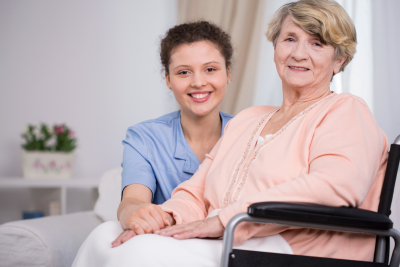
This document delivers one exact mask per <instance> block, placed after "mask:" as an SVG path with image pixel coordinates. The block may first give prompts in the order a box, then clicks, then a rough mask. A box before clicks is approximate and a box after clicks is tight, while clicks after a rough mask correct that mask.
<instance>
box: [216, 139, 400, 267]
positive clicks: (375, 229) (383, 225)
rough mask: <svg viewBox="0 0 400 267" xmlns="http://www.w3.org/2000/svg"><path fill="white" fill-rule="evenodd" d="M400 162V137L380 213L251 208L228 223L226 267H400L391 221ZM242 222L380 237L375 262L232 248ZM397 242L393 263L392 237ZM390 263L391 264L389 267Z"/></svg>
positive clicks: (272, 205) (279, 205)
mask: <svg viewBox="0 0 400 267" xmlns="http://www.w3.org/2000/svg"><path fill="white" fill-rule="evenodd" d="M399 161H400V135H399V136H398V137H397V138H396V140H395V141H394V143H393V144H392V145H391V146H390V152H389V158H388V163H387V167H386V173H385V178H384V182H383V186H382V191H381V196H380V201H379V207H378V212H372V211H369V210H362V209H357V208H349V207H329V206H322V205H310V204H297V203H296V204H295V203H283V202H261V203H254V204H252V205H250V206H249V208H248V212H247V213H240V214H238V215H236V216H235V217H233V218H232V219H231V220H230V221H229V223H228V224H227V226H226V228H225V232H224V240H223V252H222V261H221V266H222V267H239V266H241V267H244V266H251V267H258V266H260V267H261V266H264V267H273V266H274V267H276V266H285V267H287V266H296V267H297V266H299V267H303V266H304V267H305V266H307V267H317V266H318V267H320V266H335V267H336V266H341V267H367V266H368V267H369V266H371V267H377V266H391V267H398V266H399V263H400V233H399V232H398V231H397V230H395V229H393V222H392V221H391V220H390V219H389V215H390V213H391V210H390V207H391V205H392V198H393V192H394V186H395V183H396V176H397V171H398V168H399ZM241 222H254V223H264V224H265V223H270V224H278V225H286V226H297V227H303V228H313V229H324V230H332V231H344V232H355V233H366V234H373V235H376V236H377V237H376V245H375V255H374V261H373V262H365V261H353V260H341V259H331V258H322V257H309V256H300V255H286V254H278V253H268V252H256V251H246V250H239V249H232V247H233V233H234V230H235V228H236V226H237V225H238V224H239V223H241ZM390 237H392V238H393V239H394V241H395V247H394V249H393V253H392V257H391V259H390V264H389V252H390V246H389V245H390V243H389V241H390V240H389V238H390ZM388 264H389V265H388Z"/></svg>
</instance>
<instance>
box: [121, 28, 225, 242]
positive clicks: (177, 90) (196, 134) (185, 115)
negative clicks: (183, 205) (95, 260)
mask: <svg viewBox="0 0 400 267" xmlns="http://www.w3.org/2000/svg"><path fill="white" fill-rule="evenodd" d="M232 54H233V49H232V45H231V42H230V36H229V35H228V34H226V33H225V32H223V31H222V30H221V29H220V28H218V27H217V26H215V25H213V24H211V23H209V22H205V21H199V22H194V23H187V24H181V25H178V26H175V27H173V28H171V29H170V30H169V31H168V32H167V33H166V35H165V37H164V38H163V39H162V41H161V51H160V57H161V62H162V65H163V68H164V70H165V79H166V83H167V86H168V87H169V89H170V90H171V91H172V92H173V93H174V96H175V99H176V100H177V102H178V103H179V106H180V110H179V111H176V112H173V113H170V114H167V115H164V116H162V117H160V118H158V119H155V120H149V121H145V122H141V123H139V124H137V125H134V126H132V127H130V128H129V129H128V131H127V134H126V139H125V140H124V141H123V144H124V155H123V163H122V165H123V172H122V201H121V204H120V206H119V208H118V219H119V221H120V222H121V225H122V227H123V229H124V230H125V231H124V232H123V233H122V234H121V235H120V236H119V237H118V238H117V239H116V241H115V242H114V243H113V246H114V247H115V246H119V245H121V244H122V243H123V242H125V241H127V240H129V239H130V238H131V237H132V236H134V235H136V234H143V233H150V232H154V231H157V230H160V229H161V228H163V227H164V225H169V224H170V222H168V221H167V220H166V218H165V217H162V216H161V215H162V214H164V213H163V212H162V211H161V210H160V209H155V210H154V211H152V212H153V213H155V216H150V214H149V218H150V217H151V218H153V217H155V218H156V219H155V220H150V223H148V222H146V221H144V220H142V219H139V218H136V217H135V216H132V214H133V213H135V212H137V211H139V212H140V210H141V208H144V207H146V206H148V205H149V204H150V203H153V204H162V203H163V202H165V201H166V200H168V199H169V198H170V197H171V193H172V191H173V190H174V189H175V187H176V186H178V185H179V184H180V183H182V182H184V181H186V180H188V179H189V178H190V177H192V175H193V174H194V173H195V172H196V170H197V169H198V167H199V165H200V163H201V162H202V161H203V160H204V158H205V154H207V153H209V152H210V151H211V149H212V148H213V147H214V145H215V144H216V143H217V141H218V139H219V138H220V137H221V135H222V134H223V131H224V128H225V125H226V123H227V122H228V121H229V120H230V119H231V118H232V117H233V116H231V115H228V114H225V113H223V112H220V111H219V104H220V103H221V101H222V99H223V98H224V95H225V92H226V86H227V84H228V83H229V81H230V78H231V77H230V68H231V61H232ZM153 215H154V214H153ZM144 216H146V214H145V215H144Z"/></svg>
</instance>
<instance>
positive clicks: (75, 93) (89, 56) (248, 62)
mask: <svg viewBox="0 0 400 267" xmlns="http://www.w3.org/2000/svg"><path fill="white" fill-rule="evenodd" d="M286 2H290V1H284V0H246V1H243V0H149V1H128V0H117V1H107V0H96V1H95V0H87V1H77V0H71V1H49V0H36V1H26V0H3V1H1V2H0V125H1V126H0V129H1V130H0V179H6V178H13V179H14V178H15V179H18V178H19V177H22V170H21V159H20V156H21V152H22V149H21V144H22V138H21V132H22V129H23V127H24V126H25V125H26V124H28V123H33V124H38V123H41V122H44V123H47V124H54V123H66V124H68V126H69V127H70V128H72V129H73V130H74V132H75V134H76V137H77V140H78V143H77V149H76V150H75V155H76V163H75V166H74V170H73V179H100V177H101V175H102V174H103V173H104V172H105V171H107V170H109V169H112V168H115V167H118V166H120V164H121V160H122V149H123V147H122V144H121V141H122V140H123V139H124V137H125V131H126V129H127V128H128V127H129V126H132V125H134V124H136V123H138V122H141V121H143V120H147V119H151V118H156V117H159V116H161V115H163V114H166V113H169V112H172V111H174V110H177V109H178V106H177V103H176V102H175V100H174V97H173V94H172V93H171V92H170V91H169V90H168V88H167V87H166V85H165V80H164V78H163V76H164V74H163V73H162V68H161V63H160V60H159V56H158V53H159V41H160V38H161V37H162V36H163V35H164V33H165V31H166V30H167V29H169V28H170V27H172V26H173V25H175V24H177V23H180V22H184V21H190V20H197V19H206V20H211V21H213V22H214V23H216V24H217V25H219V26H221V27H222V28H223V29H224V30H226V31H227V32H229V33H230V34H231V35H232V40H233V43H234V46H235V60H234V67H233V74H232V83H231V84H230V85H229V88H228V92H227V96H226V99H224V102H223V104H222V107H221V109H222V110H223V111H225V112H228V113H231V114H237V113H238V112H239V111H240V110H243V109H244V108H247V107H249V106H252V105H276V106H279V105H280V104H281V100H282V95H281V84H280V79H279V77H278V75H277V73H276V70H275V65H274V63H273V46H272V44H271V43H269V42H267V40H266V38H265V36H264V32H265V30H266V28H267V24H268V22H269V20H270V19H271V17H272V14H273V13H274V12H275V11H276V10H277V9H278V8H279V7H280V6H281V5H282V4H284V3H286ZM338 2H339V3H340V4H342V6H344V7H345V9H346V10H347V12H348V13H349V15H350V16H351V17H352V19H353V20H354V22H355V25H356V29H357V34H358V46H357V51H358V52H357V53H356V55H355V57H354V59H353V61H352V62H351V63H350V65H349V66H348V67H347V69H346V70H345V72H344V73H342V74H340V75H337V76H335V78H334V81H333V82H332V86H331V87H332V90H334V91H336V92H338V93H341V92H350V93H353V94H355V95H358V96H360V97H362V98H363V99H364V100H365V101H366V102H367V104H368V105H369V107H370V108H371V110H372V111H373V113H374V116H375V118H376V120H377V123H378V124H379V125H380V127H381V128H382V129H383V130H384V131H385V133H386V134H387V136H388V139H389V142H393V140H394V139H395V137H396V136H397V135H398V134H400V105H399V101H400V85H399V82H398V80H399V77H398V76H399V73H400V65H399V64H398V62H399V61H400V51H399V49H398V44H399V43H400V35H399V34H398V29H397V28H398V25H400V17H399V16H397V11H398V10H400V1H398V0H386V1H380V0H341V1H338ZM85 190H86V189H79V190H76V191H77V192H71V194H72V195H73V194H76V197H69V200H68V201H69V203H68V210H67V212H69V213H70V212H74V211H78V210H89V209H92V208H93V201H92V199H91V196H90V194H85V192H86V191H85ZM398 191H399V190H398V189H397V190H396V195H395V199H396V198H398V195H399V194H398ZM82 193H83V194H82ZM27 202H28V204H27ZM394 202H395V201H394ZM24 209H25V210H26V209H29V189H21V188H20V189H4V188H3V189H2V188H1V187H0V223H3V222H6V221H11V220H18V219H21V210H24ZM397 210H398V207H397ZM393 213H394V216H398V215H396V214H397V213H396V209H394V212H393Z"/></svg>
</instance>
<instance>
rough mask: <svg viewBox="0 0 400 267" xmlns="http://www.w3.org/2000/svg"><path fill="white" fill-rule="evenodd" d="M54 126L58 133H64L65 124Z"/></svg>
mask: <svg viewBox="0 0 400 267" xmlns="http://www.w3.org/2000/svg"><path fill="white" fill-rule="evenodd" d="M54 128H55V129H54V131H55V132H56V134H62V133H63V132H64V127H63V126H55V127H54Z"/></svg>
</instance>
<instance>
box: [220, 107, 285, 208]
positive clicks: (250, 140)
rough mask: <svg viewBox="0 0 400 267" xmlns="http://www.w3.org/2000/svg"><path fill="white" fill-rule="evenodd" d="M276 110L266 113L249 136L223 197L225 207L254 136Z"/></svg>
mask: <svg viewBox="0 0 400 267" xmlns="http://www.w3.org/2000/svg"><path fill="white" fill-rule="evenodd" d="M276 111H277V110H275V111H272V112H269V113H267V114H266V115H264V117H262V118H261V120H260V122H259V123H258V124H257V125H256V127H255V128H254V130H253V132H252V133H251V135H250V138H249V141H248V142H247V146H246V149H245V150H244V152H243V154H242V157H241V159H240V161H239V163H238V164H237V166H236V168H235V172H234V173H233V176H232V178H231V180H230V182H229V186H228V188H227V190H226V191H225V194H224V198H223V203H222V207H224V208H225V207H226V206H227V205H228V202H229V197H230V195H231V191H232V189H233V186H234V185H235V183H236V180H237V176H238V173H239V170H240V168H241V167H242V165H243V163H244V161H245V160H246V158H247V156H248V153H249V150H250V148H251V144H252V143H253V140H254V136H255V135H256V133H257V131H258V130H259V129H260V127H261V125H262V124H263V123H264V121H265V120H266V119H267V118H268V117H269V116H270V115H271V114H273V113H275V112H276Z"/></svg>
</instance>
